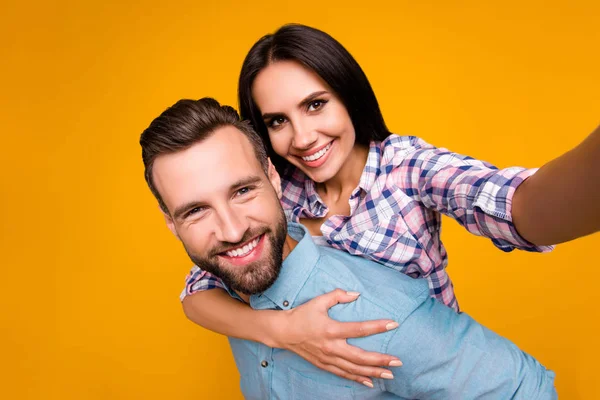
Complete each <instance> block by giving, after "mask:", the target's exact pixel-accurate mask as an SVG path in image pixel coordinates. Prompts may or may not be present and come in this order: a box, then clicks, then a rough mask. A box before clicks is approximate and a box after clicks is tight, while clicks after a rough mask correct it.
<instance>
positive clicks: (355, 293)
mask: <svg viewBox="0 0 600 400" xmlns="http://www.w3.org/2000/svg"><path fill="white" fill-rule="evenodd" d="M346 294H347V295H348V296H354V297H356V296H360V293H358V292H346Z"/></svg>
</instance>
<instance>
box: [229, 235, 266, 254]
mask: <svg viewBox="0 0 600 400" xmlns="http://www.w3.org/2000/svg"><path fill="white" fill-rule="evenodd" d="M259 240H260V236H259V237H257V238H256V239H254V240H253V241H251V242H250V243H248V244H247V245H245V246H244V247H238V248H237V249H233V250H229V251H226V252H225V254H227V255H228V256H229V257H243V256H245V255H247V254H248V253H250V252H251V251H252V250H254V248H255V247H256V245H257V244H258V241H259Z"/></svg>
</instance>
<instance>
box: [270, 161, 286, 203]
mask: <svg viewBox="0 0 600 400" xmlns="http://www.w3.org/2000/svg"><path fill="white" fill-rule="evenodd" d="M267 160H268V162H269V167H268V177H269V180H270V181H271V185H273V188H274V189H275V193H277V197H278V198H279V199H281V196H282V193H281V177H280V176H279V173H278V172H277V170H276V169H275V166H274V165H273V163H272V162H271V159H270V158H269V159H267Z"/></svg>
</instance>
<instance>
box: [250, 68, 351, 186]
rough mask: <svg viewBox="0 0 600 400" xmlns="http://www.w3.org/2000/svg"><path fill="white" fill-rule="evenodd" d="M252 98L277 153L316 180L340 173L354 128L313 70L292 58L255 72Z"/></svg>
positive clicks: (349, 152)
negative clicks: (256, 73) (257, 72)
mask: <svg viewBox="0 0 600 400" xmlns="http://www.w3.org/2000/svg"><path fill="white" fill-rule="evenodd" d="M252 97H253V99H254V101H255V102H256V104H257V106H258V108H259V109H260V112H261V114H262V117H263V120H264V122H265V125H266V126H267V128H268V130H269V138H270V140H271V145H272V146H273V150H275V152H276V153H277V154H279V155H280V156H281V157H283V158H285V159H286V160H288V161H289V162H290V163H292V164H293V165H295V166H296V167H298V168H300V169H301V170H302V171H303V172H304V173H306V174H307V175H308V176H309V177H310V178H311V179H312V180H313V181H315V182H326V181H328V180H329V179H331V178H333V177H334V176H335V175H336V174H337V173H338V172H339V171H340V169H341V168H342V166H343V165H344V163H345V162H346V161H347V160H348V157H349V155H350V154H351V153H352V149H353V147H354V141H355V133H354V126H353V125H352V121H351V119H350V116H349V115H348V111H347V110H346V107H344V105H343V104H342V102H341V101H340V99H339V98H338V97H337V95H336V94H335V93H334V92H333V91H332V90H331V88H330V87H329V86H328V85H327V84H326V83H325V82H324V81H323V80H322V79H321V78H320V77H319V76H318V75H317V74H315V73H314V72H313V71H311V70H309V69H308V68H305V67H304V66H302V65H301V64H299V63H297V62H295V61H278V62H275V63H273V64H271V65H269V66H268V67H266V68H265V69H263V70H262V71H261V72H260V73H259V74H258V75H257V76H256V79H255V80H254V85H253V87H252Z"/></svg>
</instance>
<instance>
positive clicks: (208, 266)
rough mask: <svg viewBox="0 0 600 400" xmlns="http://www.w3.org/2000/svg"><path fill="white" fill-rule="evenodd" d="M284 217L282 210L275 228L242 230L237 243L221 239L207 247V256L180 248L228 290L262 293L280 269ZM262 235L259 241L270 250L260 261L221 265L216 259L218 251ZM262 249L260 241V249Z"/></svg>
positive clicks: (283, 241)
mask: <svg viewBox="0 0 600 400" xmlns="http://www.w3.org/2000/svg"><path fill="white" fill-rule="evenodd" d="M286 230H287V226H286V220H285V215H284V213H283V210H282V211H281V214H280V219H279V220H278V221H277V224H276V225H275V230H273V229H271V228H269V227H263V228H258V229H250V230H248V231H246V233H245V234H244V237H243V238H242V239H241V240H240V241H239V242H238V243H228V242H221V243H220V244H219V245H217V246H216V247H215V248H213V249H211V250H209V252H208V257H200V256H198V255H196V254H193V253H191V252H190V250H189V249H188V248H187V246H185V244H184V247H185V249H186V251H187V253H188V256H189V257H190V259H191V260H192V261H193V262H194V264H196V265H197V266H198V267H199V268H201V269H202V270H204V271H207V272H210V273H211V274H213V275H216V276H217V277H218V278H220V279H221V280H222V281H223V283H225V284H226V285H227V287H228V288H229V289H232V290H235V291H238V292H241V293H243V294H246V295H253V294H257V293H262V292H264V291H265V290H267V289H268V288H269V287H271V285H272V284H273V283H275V280H277V277H278V276H279V271H281V264H282V263H283V245H284V243H285V238H286V234H287V232H286ZM260 235H264V237H263V238H262V240H265V241H266V240H269V241H270V244H271V246H270V247H271V251H270V254H268V255H267V257H263V260H259V261H255V262H252V263H249V264H247V265H244V266H232V265H229V266H228V267H227V268H224V267H223V265H222V264H221V262H220V261H219V256H218V255H219V254H220V253H223V252H225V251H227V250H229V249H232V248H235V247H237V246H239V245H240V244H242V243H245V242H247V241H249V240H251V239H253V238H255V237H258V236H260ZM264 250H266V248H265V247H264V244H263V251H264Z"/></svg>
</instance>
